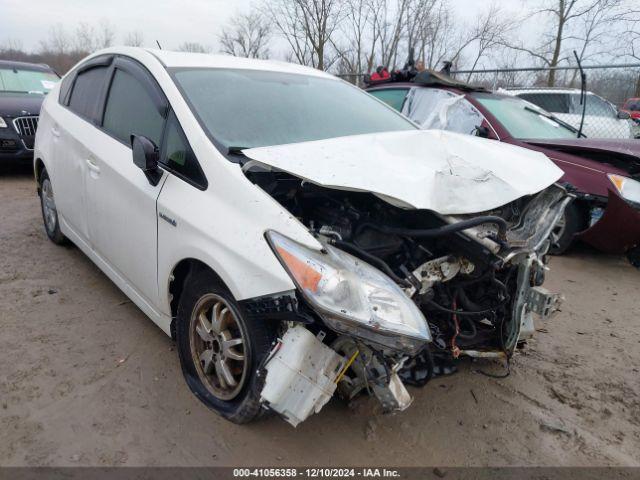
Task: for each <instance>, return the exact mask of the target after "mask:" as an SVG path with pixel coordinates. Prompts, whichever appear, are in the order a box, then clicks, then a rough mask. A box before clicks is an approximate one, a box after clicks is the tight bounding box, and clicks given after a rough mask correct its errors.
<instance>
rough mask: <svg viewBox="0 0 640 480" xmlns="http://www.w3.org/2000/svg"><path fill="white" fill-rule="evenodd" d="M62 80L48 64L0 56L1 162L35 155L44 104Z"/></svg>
mask: <svg viewBox="0 0 640 480" xmlns="http://www.w3.org/2000/svg"><path fill="white" fill-rule="evenodd" d="M58 80H59V77H58V75H57V74H56V73H55V72H54V71H53V70H52V69H51V68H49V67H48V66H47V65H42V64H33V63H23V62H12V61H6V60H0V162H2V161H4V160H11V159H16V160H27V161H30V160H32V159H33V142H34V140H35V135H36V130H37V128H38V115H39V113H40V106H41V105H42V101H43V99H44V97H45V95H46V94H47V93H48V92H49V91H51V89H52V88H53V87H54V86H55V85H56V83H57V82H58Z"/></svg>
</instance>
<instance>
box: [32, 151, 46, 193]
mask: <svg viewBox="0 0 640 480" xmlns="http://www.w3.org/2000/svg"><path fill="white" fill-rule="evenodd" d="M45 168H46V166H45V164H44V160H42V158H40V157H37V158H36V159H35V161H34V163H33V175H34V176H35V179H36V185H37V187H38V194H40V178H41V177H42V172H43V171H44V170H45Z"/></svg>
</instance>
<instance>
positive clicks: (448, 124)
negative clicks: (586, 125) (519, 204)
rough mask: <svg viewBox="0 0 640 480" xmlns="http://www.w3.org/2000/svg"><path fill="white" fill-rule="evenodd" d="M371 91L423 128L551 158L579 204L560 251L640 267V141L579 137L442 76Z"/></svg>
mask: <svg viewBox="0 0 640 480" xmlns="http://www.w3.org/2000/svg"><path fill="white" fill-rule="evenodd" d="M367 91H368V92H369V93H370V94H372V95H374V96H375V97H377V98H378V99H380V100H382V101H384V102H386V103H387V104H389V105H390V106H392V107H393V108H395V109H397V110H399V111H401V112H402V113H404V114H405V115H407V116H408V117H409V118H411V119H412V120H413V121H414V122H416V123H418V124H419V125H421V126H422V127H423V128H437V129H444V130H452V131H456V132H460V133H466V134H471V135H478V136H482V137H486V138H488V139H493V140H499V141H502V142H506V143H510V144H513V145H518V146H521V147H524V148H528V149H531V150H536V151H539V152H542V153H544V154H546V155H547V156H548V157H549V158H550V159H551V160H553V161H554V162H555V163H556V164H557V165H558V166H559V167H560V168H562V169H563V170H564V172H565V175H564V177H563V178H562V181H563V182H565V183H567V184H569V185H570V186H572V187H573V189H574V191H575V194H576V200H575V201H574V202H573V203H572V204H571V205H569V207H568V208H567V209H566V211H565V218H564V221H563V222H562V223H561V225H560V226H559V227H558V228H557V230H556V232H555V245H554V247H553V249H552V251H553V253H556V254H559V253H562V252H564V251H565V250H566V249H567V248H569V246H570V245H571V243H572V242H573V241H574V240H575V239H581V240H583V241H584V242H586V243H588V244H591V245H592V246H594V247H596V248H597V249H599V250H602V251H604V252H608V253H627V254H628V255H629V258H630V259H631V261H632V262H633V263H634V264H637V262H638V261H639V260H638V252H639V247H638V246H639V245H640V142H638V141H637V140H592V139H587V138H579V139H578V138H577V133H578V132H577V131H576V130H575V129H574V128H573V127H571V126H569V125H567V124H566V123H564V122H562V121H561V120H559V119H557V118H555V117H554V116H553V115H552V114H550V113H548V112H546V111H545V110H542V109H541V108H540V107H538V106H536V105H534V104H532V103H529V102H527V101H525V100H523V99H521V98H518V97H514V96H512V95H508V94H503V93H499V92H498V93H494V92H490V91H487V90H485V89H483V88H476V87H473V86H470V85H466V84H464V83H459V82H456V81H455V80H453V79H451V78H449V77H446V76H443V75H441V74H438V73H434V72H422V73H420V74H418V75H416V76H415V77H413V78H412V79H411V80H410V81H409V80H403V81H395V82H394V81H386V82H384V83H380V84H372V85H370V86H369V87H368V88H367Z"/></svg>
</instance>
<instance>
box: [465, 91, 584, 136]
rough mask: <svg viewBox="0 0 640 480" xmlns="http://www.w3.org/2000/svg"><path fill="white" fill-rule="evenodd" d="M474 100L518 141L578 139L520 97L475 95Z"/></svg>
mask: <svg viewBox="0 0 640 480" xmlns="http://www.w3.org/2000/svg"><path fill="white" fill-rule="evenodd" d="M474 98H475V99H476V100H477V101H478V102H479V103H480V104H481V105H482V106H483V107H484V108H486V109H487V111H488V112H489V113H491V114H492V115H493V116H494V117H496V119H497V120H498V122H500V123H501V124H502V126H503V127H504V128H505V129H506V130H507V131H508V132H509V134H510V135H511V136H512V137H514V138H518V139H529V140H542V139H551V138H576V132H575V131H574V130H572V129H570V128H568V127H566V126H564V125H563V124H561V123H560V122H558V121H556V120H554V119H553V118H551V115H550V114H548V113H547V112H545V111H544V110H541V109H539V108H538V107H536V106H535V105H533V104H532V103H529V102H527V101H525V100H523V99H522V98H519V97H507V96H502V95H493V94H475V95H474Z"/></svg>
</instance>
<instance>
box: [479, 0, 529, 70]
mask: <svg viewBox="0 0 640 480" xmlns="http://www.w3.org/2000/svg"><path fill="white" fill-rule="evenodd" d="M517 23H518V22H517V20H514V19H511V18H507V17H506V16H505V15H504V14H503V12H502V11H501V10H500V7H499V6H498V5H497V4H495V3H494V4H493V5H491V7H490V8H489V10H487V12H486V13H485V14H484V15H482V16H481V17H480V18H478V20H477V22H476V24H475V25H474V26H473V28H472V29H471V30H470V32H469V34H468V38H469V39H470V40H471V42H470V44H474V45H475V47H476V50H475V53H474V57H473V62H472V64H471V68H470V70H471V72H473V71H474V70H475V69H476V67H477V66H478V63H479V62H480V60H481V59H482V57H484V56H485V55H486V54H487V53H489V52H491V51H492V50H493V49H494V48H496V47H498V46H501V45H503V44H504V43H505V42H506V41H507V40H506V39H507V35H508V34H509V33H510V32H511V31H512V30H513V29H514V28H515V27H516V25H517ZM467 45H469V44H467ZM470 78H471V73H470V74H469V77H468V78H467V81H469V80H470Z"/></svg>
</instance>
